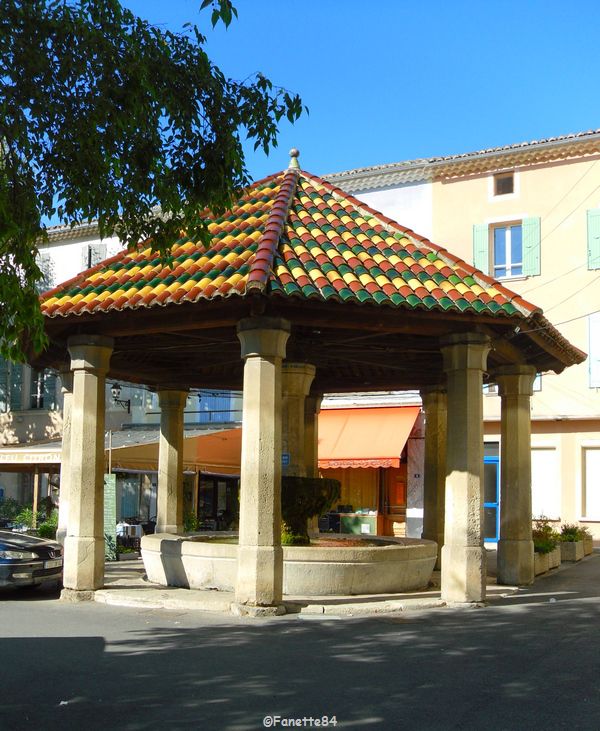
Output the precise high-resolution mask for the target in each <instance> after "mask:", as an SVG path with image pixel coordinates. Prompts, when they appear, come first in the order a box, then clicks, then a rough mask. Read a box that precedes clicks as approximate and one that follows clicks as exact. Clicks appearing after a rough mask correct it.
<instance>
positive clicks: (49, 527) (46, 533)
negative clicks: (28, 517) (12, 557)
mask: <svg viewBox="0 0 600 731" xmlns="http://www.w3.org/2000/svg"><path fill="white" fill-rule="evenodd" d="M57 528H58V513H57V512H56V511H54V512H52V513H50V515H49V516H48V517H47V518H46V520H44V522H43V523H40V524H39V526H38V535H39V537H40V538H56V530H57Z"/></svg>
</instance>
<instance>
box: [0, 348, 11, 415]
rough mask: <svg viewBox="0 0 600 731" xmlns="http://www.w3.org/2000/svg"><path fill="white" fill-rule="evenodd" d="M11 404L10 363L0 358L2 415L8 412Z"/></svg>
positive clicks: (0, 412)
mask: <svg viewBox="0 0 600 731" xmlns="http://www.w3.org/2000/svg"><path fill="white" fill-rule="evenodd" d="M9 403H10V396H9V388H8V361H6V360H4V358H0V414H3V413H6V412H7V411H8V406H9Z"/></svg>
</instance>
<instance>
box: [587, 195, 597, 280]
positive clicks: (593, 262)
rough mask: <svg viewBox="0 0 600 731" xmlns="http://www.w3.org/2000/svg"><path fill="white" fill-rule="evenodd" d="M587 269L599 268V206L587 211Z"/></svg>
mask: <svg viewBox="0 0 600 731" xmlns="http://www.w3.org/2000/svg"><path fill="white" fill-rule="evenodd" d="M587 255H588V269H600V208H595V209H594V210H592V211H588V212H587Z"/></svg>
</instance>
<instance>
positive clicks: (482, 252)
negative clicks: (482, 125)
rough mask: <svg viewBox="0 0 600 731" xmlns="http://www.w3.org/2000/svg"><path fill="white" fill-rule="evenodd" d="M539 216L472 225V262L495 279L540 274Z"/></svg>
mask: <svg viewBox="0 0 600 731" xmlns="http://www.w3.org/2000/svg"><path fill="white" fill-rule="evenodd" d="M540 243H541V238H540V219H539V218H524V219H522V220H516V221H502V222H500V223H492V224H476V225H475V226H473V263H474V265H475V267H476V268H477V269H479V270H481V271H482V272H484V274H489V275H490V276H491V277H494V279H510V278H514V277H523V276H535V275H537V274H539V273H540Z"/></svg>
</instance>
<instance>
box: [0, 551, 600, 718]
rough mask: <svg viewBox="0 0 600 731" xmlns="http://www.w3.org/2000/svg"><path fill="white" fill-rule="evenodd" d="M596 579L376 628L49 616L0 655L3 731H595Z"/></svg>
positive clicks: (81, 613)
mask: <svg viewBox="0 0 600 731" xmlns="http://www.w3.org/2000/svg"><path fill="white" fill-rule="evenodd" d="M599 577H600V556H594V557H593V558H592V559H588V560H586V561H584V562H582V563H581V564H579V565H577V566H576V567H573V568H570V569H568V570H565V571H562V572H559V573H557V574H555V575H553V576H550V577H548V578H546V579H542V580H540V581H538V582H536V584H535V586H533V587H531V588H530V589H528V590H527V591H523V592H520V593H519V594H517V595H515V596H513V597H505V598H499V599H498V600H496V601H495V603H494V604H493V605H491V606H489V607H487V608H485V609H468V610H464V609H463V610H452V609H443V610H433V611H428V612H423V613H406V614H399V615H387V616H382V617H372V618H369V619H343V620H340V619H336V618H329V619H326V618H323V617H311V618H310V619H309V618H308V617H306V618H302V616H294V617H284V618H281V619H276V620H264V621H263V620H241V619H233V618H232V619H223V618H215V617H210V618H208V617H207V615H198V614H196V615H194V614H192V613H183V614H177V613H169V612H164V611H163V612H160V613H158V612H155V611H143V610H131V609H130V610H126V609H121V608H113V607H103V606H99V605H89V604H88V605H83V604H82V605H77V606H65V605H63V604H60V603H58V602H54V601H49V602H48V613H47V619H46V622H45V624H44V620H43V618H42V620H41V621H42V625H41V627H37V628H36V629H35V630H32V633H33V632H35V633H37V634H38V635H39V636H19V637H8V638H7V637H5V638H4V639H2V640H0V652H1V656H2V663H3V668H4V672H3V676H4V677H3V684H2V691H3V704H2V708H1V710H0V726H1V727H2V729H19V730H20V729H28V728H43V729H55V728H56V729H58V728H73V729H80V728H81V729H97V728H98V729H100V728H105V727H107V726H109V725H110V726H113V727H114V728H118V729H125V730H127V731H136V730H142V729H159V728H167V729H169V730H171V729H210V730H211V731H212V730H215V731H217V730H219V729H225V730H228V731H246V730H249V729H260V728H263V720H262V719H263V717H264V716H265V715H267V714H270V715H273V714H279V715H280V716H282V717H283V718H288V717H293V718H298V717H300V718H301V717H303V716H306V717H310V716H312V717H321V716H324V715H327V716H332V715H335V716H336V718H337V721H338V727H339V728H353V729H371V728H372V729H405V728H406V729H418V730H419V731H421V730H423V729H425V730H428V729H436V730H438V729H484V728H485V729H486V731H487V730H488V729H510V730H511V731H513V730H514V729H548V728H563V727H564V728H571V729H597V728H598V727H599V726H600V693H599V689H600V680H599V678H600V659H599V658H600V632H599V631H598V626H599V621H600V600H599V595H600V584H599ZM553 599H554V601H552V600H553ZM41 606H42V605H41V603H37V602H36V603H35V605H32V606H31V607H30V609H31V611H35V612H37V613H38V614H40V608H41ZM3 611H4V609H3ZM40 616H42V617H43V615H41V614H40ZM25 624H26V623H25ZM111 628H112V629H111ZM7 668H12V670H11V672H6V669H7ZM305 728H310V726H309V725H306V726H305ZM313 728H314V725H313Z"/></svg>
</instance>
